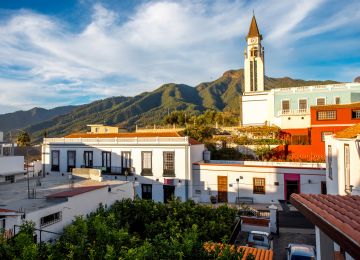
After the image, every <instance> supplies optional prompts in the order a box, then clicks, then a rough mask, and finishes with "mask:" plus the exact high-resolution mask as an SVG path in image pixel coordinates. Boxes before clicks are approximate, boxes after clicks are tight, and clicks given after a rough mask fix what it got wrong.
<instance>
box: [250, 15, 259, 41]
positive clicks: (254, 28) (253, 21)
mask: <svg viewBox="0 0 360 260" xmlns="http://www.w3.org/2000/svg"><path fill="white" fill-rule="evenodd" d="M250 37H260V39H262V35H261V34H260V32H259V28H258V26H257V23H256V18H255V15H253V17H252V19H251V24H250V28H249V33H248V35H247V38H250Z"/></svg>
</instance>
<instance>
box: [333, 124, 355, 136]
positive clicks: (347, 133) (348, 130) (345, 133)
mask: <svg viewBox="0 0 360 260" xmlns="http://www.w3.org/2000/svg"><path fill="white" fill-rule="evenodd" d="M357 135H360V124H356V125H353V126H350V127H348V128H346V129H344V130H342V131H339V132H337V133H336V134H335V137H337V138H356V137H357Z"/></svg>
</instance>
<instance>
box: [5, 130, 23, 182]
mask: <svg viewBox="0 0 360 260" xmlns="http://www.w3.org/2000/svg"><path fill="white" fill-rule="evenodd" d="M13 150H14V145H13V144H11V143H7V142H4V140H3V132H0V183H4V182H15V181H18V180H22V179H24V178H25V177H26V176H25V175H24V174H25V173H26V171H25V170H24V156H13V154H14V153H13Z"/></svg>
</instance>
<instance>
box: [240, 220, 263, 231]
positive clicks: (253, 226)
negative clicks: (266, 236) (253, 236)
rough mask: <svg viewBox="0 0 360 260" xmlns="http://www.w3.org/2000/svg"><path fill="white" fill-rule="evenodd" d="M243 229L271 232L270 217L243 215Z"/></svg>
mask: <svg viewBox="0 0 360 260" xmlns="http://www.w3.org/2000/svg"><path fill="white" fill-rule="evenodd" d="M241 231H245V232H250V231H264V232H268V233H270V219H266V218H256V217H241Z"/></svg>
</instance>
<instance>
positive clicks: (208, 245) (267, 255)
mask: <svg viewBox="0 0 360 260" xmlns="http://www.w3.org/2000/svg"><path fill="white" fill-rule="evenodd" d="M203 247H204V249H205V251H207V252H209V253H215V252H216V250H217V249H220V254H221V251H222V249H223V248H224V247H225V245H224V244H222V243H215V242H205V243H204V246H203ZM235 249H236V250H237V251H238V252H239V251H240V250H243V253H244V255H243V257H242V259H241V260H245V259H246V258H247V257H248V256H249V255H250V254H252V255H253V256H254V259H256V260H272V259H273V251H272V250H266V249H258V248H254V247H248V246H238V247H235V246H234V245H232V246H231V248H230V250H231V252H234V250H235Z"/></svg>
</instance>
